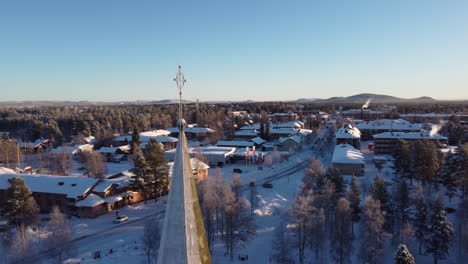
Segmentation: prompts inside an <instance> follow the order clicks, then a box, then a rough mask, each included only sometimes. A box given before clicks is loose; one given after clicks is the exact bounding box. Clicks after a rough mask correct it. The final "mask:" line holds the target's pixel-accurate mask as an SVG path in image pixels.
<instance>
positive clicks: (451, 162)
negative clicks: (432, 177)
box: [439, 146, 468, 200]
mask: <svg viewBox="0 0 468 264" xmlns="http://www.w3.org/2000/svg"><path fill="white" fill-rule="evenodd" d="M467 167H468V156H467V155H466V153H465V150H464V148H463V147H462V146H459V147H458V149H457V150H456V152H455V153H448V154H447V156H446V157H445V162H444V164H443V165H442V168H441V169H440V170H439V178H440V181H441V182H442V184H443V185H444V186H445V189H446V193H445V194H446V195H447V197H448V198H449V200H450V199H452V198H453V196H454V195H455V194H456V192H457V188H458V186H462V187H463V179H464V178H465V177H466V175H467V174H468V170H466V169H465V168H467ZM462 189H463V188H462Z"/></svg>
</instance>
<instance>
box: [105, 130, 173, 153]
mask: <svg viewBox="0 0 468 264" xmlns="http://www.w3.org/2000/svg"><path fill="white" fill-rule="evenodd" d="M170 133H171V132H170V131H168V130H161V129H159V130H152V131H147V132H142V133H139V136H140V141H141V143H148V142H149V141H150V140H151V139H154V140H156V141H158V142H160V143H162V144H163V146H164V150H170V149H174V148H175V147H176V145H177V138H174V137H170V136H169V134H170ZM132 138H133V137H132V135H125V136H119V137H117V138H116V139H114V143H115V144H116V145H117V146H122V145H126V144H128V143H130V142H131V141H132ZM144 146H146V144H145V145H144Z"/></svg>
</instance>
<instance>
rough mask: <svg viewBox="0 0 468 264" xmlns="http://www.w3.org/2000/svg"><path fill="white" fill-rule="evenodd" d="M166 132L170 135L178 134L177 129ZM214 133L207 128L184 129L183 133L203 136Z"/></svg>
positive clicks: (172, 128) (169, 129)
mask: <svg viewBox="0 0 468 264" xmlns="http://www.w3.org/2000/svg"><path fill="white" fill-rule="evenodd" d="M167 131H170V132H171V133H179V129H178V128H177V127H171V128H168V129H167ZM213 132H215V130H214V129H211V128H208V127H187V128H186V129H185V133H192V134H203V133H213Z"/></svg>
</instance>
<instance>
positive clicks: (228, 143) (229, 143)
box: [216, 140, 254, 148]
mask: <svg viewBox="0 0 468 264" xmlns="http://www.w3.org/2000/svg"><path fill="white" fill-rule="evenodd" d="M216 146H218V147H233V148H246V147H253V146H254V143H253V142H251V141H242V140H220V141H218V143H216Z"/></svg>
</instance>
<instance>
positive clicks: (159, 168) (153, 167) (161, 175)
mask: <svg viewBox="0 0 468 264" xmlns="http://www.w3.org/2000/svg"><path fill="white" fill-rule="evenodd" d="M144 156H145V160H146V162H147V164H148V174H147V179H148V181H149V182H148V183H147V184H152V185H153V188H152V189H153V192H154V193H153V195H154V196H155V197H157V196H158V195H161V194H163V193H165V192H166V191H167V189H168V186H169V166H168V165H167V161H166V160H165V159H164V151H163V149H162V147H161V145H160V143H159V142H158V141H156V140H154V139H151V140H150V141H149V142H148V145H147V146H146V149H145V152H144Z"/></svg>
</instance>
